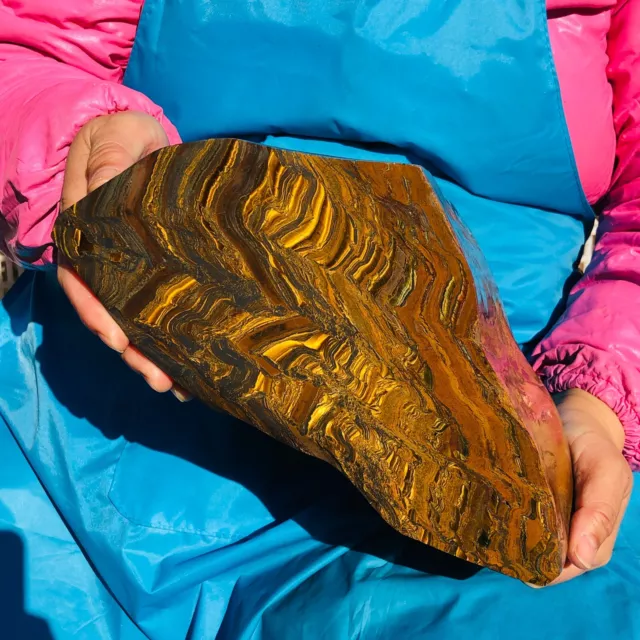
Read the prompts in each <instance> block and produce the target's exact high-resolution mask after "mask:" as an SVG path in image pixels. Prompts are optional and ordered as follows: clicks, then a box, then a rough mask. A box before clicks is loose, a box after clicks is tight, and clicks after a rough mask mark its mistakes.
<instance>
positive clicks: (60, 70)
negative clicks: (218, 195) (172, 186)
mask: <svg viewBox="0 0 640 640" xmlns="http://www.w3.org/2000/svg"><path fill="white" fill-rule="evenodd" d="M141 5H142V0H55V1H52V0H0V188H1V189H2V192H1V197H2V200H1V203H0V251H3V252H5V253H8V255H10V256H12V257H14V258H15V259H17V260H19V261H20V262H22V263H23V264H24V265H26V266H33V267H39V266H44V265H46V264H48V263H51V260H52V250H53V247H52V242H51V228H52V226H53V223H54V221H55V216H56V214H57V212H58V206H59V200H60V194H61V191H62V181H63V176H64V168H65V162H66V158H67V152H68V149H69V145H70V144H71V141H72V140H73V138H74V137H75V135H76V133H77V132H78V130H79V129H80V128H81V127H82V126H83V125H84V124H85V123H87V122H88V121H89V120H91V119H92V118H95V117H97V116H100V115H104V114H110V113H116V112H118V111H125V110H129V109H131V110H137V111H143V112H145V113H148V114H151V115H153V116H154V117H156V118H157V119H158V120H159V121H160V122H161V124H162V125H163V126H164V127H165V130H166V131H167V134H168V136H169V140H170V142H172V143H175V142H178V141H179V138H178V134H177V132H176V130H175V129H174V127H173V126H172V125H171V124H170V123H169V122H168V121H167V120H166V119H165V118H164V116H163V114H162V110H161V109H160V108H158V107H157V106H156V105H154V104H153V103H152V102H151V101H149V100H148V99H147V98H145V97H144V96H142V95H141V94H139V93H136V92H135V91H132V90H131V89H128V88H126V87H123V86H122V85H121V84H120V83H121V81H122V76H123V74H124V69H125V67H126V64H127V61H128V58H129V53H130V51H131V47H132V44H133V39H134V36H135V31H136V27H137V22H138V18H139V14H140V9H141Z"/></svg>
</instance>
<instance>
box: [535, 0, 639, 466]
mask: <svg viewBox="0 0 640 640" xmlns="http://www.w3.org/2000/svg"><path fill="white" fill-rule="evenodd" d="M608 54H609V60H610V64H609V67H608V75H609V80H610V82H611V84H612V87H613V95H614V121H615V127H616V134H617V141H618V142H617V150H616V169H615V174H614V178H613V183H612V186H611V189H610V191H609V194H608V196H607V200H606V203H605V207H604V211H603V212H602V215H601V218H600V223H599V228H598V235H597V241H596V246H595V250H594V254H593V258H592V260H591V263H590V264H589V266H588V268H587V270H586V272H585V275H584V276H583V278H582V279H581V281H580V282H579V283H578V284H577V286H576V287H575V288H574V289H573V291H572V292H571V295H570V297H569V301H568V307H567V310H566V312H565V314H564V315H563V317H562V318H561V319H560V321H559V322H558V323H557V325H556V326H555V327H554V329H553V330H552V331H551V333H550V334H549V335H548V336H547V337H546V338H545V339H544V340H543V341H542V342H541V344H540V345H539V346H538V347H537V349H536V351H535V352H534V356H533V364H534V368H535V369H536V370H537V371H538V373H539V374H540V376H541V377H542V379H543V380H544V382H545V384H546V385H547V388H548V389H549V390H550V391H551V392H552V393H559V392H564V391H567V390H569V389H582V390H584V391H586V392H588V393H589V394H591V395H592V396H595V397H596V398H598V399H599V400H601V401H602V402H603V403H604V404H606V405H607V406H608V407H610V408H611V409H612V410H613V411H614V413H615V414H616V415H617V416H618V419H619V420H620V422H621V423H622V426H623V428H624V431H625V434H626V437H625V442H624V454H625V456H626V458H627V460H628V461H629V462H630V463H631V466H632V467H633V468H636V469H638V468H640V2H637V1H635V0H622V1H621V2H619V4H618V7H617V8H616V11H615V13H614V14H613V17H612V23H611V29H610V32H609V36H608Z"/></svg>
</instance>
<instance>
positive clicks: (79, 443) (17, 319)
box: [0, 272, 640, 640]
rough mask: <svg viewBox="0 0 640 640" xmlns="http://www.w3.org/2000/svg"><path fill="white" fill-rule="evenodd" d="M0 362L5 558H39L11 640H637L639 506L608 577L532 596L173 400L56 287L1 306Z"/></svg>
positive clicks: (15, 590)
mask: <svg viewBox="0 0 640 640" xmlns="http://www.w3.org/2000/svg"><path fill="white" fill-rule="evenodd" d="M0 362H2V367H1V368H0V388H1V389H2V393H1V394H0V445H1V446H0V559H2V558H5V557H6V556H8V554H9V553H12V552H13V551H14V550H15V549H16V544H17V543H19V544H21V545H22V546H23V547H24V550H25V552H24V558H23V559H21V560H20V561H18V560H16V559H15V558H14V559H13V560H14V561H15V562H13V563H9V565H8V564H7V563H5V562H3V565H2V566H3V572H2V575H1V576H0V596H1V597H2V598H3V627H2V629H3V634H4V635H2V634H0V637H2V638H3V639H4V638H7V640H14V639H15V640H22V639H23V638H24V639H27V638H28V639H29V640H31V639H33V640H49V639H52V640H68V639H71V638H74V639H75V638H81V639H83V640H140V639H142V638H151V639H153V640H176V639H177V638H185V639H186V638H189V639H198V640H205V639H206V640H209V639H212V638H216V639H220V640H325V639H326V640H334V639H336V640H342V639H355V638H359V639H366V640H369V639H371V640H374V639H375V640H396V639H397V638H403V639H407V640H413V639H414V638H415V639H422V638H431V637H436V638H442V639H444V640H449V639H451V640H458V639H459V638H462V637H467V636H469V635H473V637H475V638H478V640H485V639H486V640H494V639H495V638H498V639H499V638H505V640H506V639H507V638H509V639H511V638H517V639H522V640H529V639H531V640H534V639H538V638H556V637H557V638H567V639H572V638H576V639H580V640H583V639H584V638H623V637H624V638H632V639H633V638H640V619H639V618H638V615H637V605H638V602H640V539H639V538H638V536H637V530H638V527H640V499H639V496H638V493H637V492H636V493H634V495H633V496H632V499H631V504H630V507H629V512H628V514H627V518H626V519H625V522H624V524H623V527H622V530H621V532H620V536H619V539H618V545H617V549H616V552H615V554H614V558H613V560H612V562H611V563H610V565H609V566H608V567H606V568H605V569H602V570H601V571H598V572H596V573H593V574H591V575H589V576H586V577H584V578H582V579H580V580H577V581H574V582H572V583H569V584H567V585H563V586H560V587H556V588H553V589H549V590H533V589H530V588H529V587H526V586H525V585H522V584H521V583H519V582H517V581H515V580H512V579H510V578H506V577H504V576H501V575H498V574H495V573H493V572H490V571H486V570H484V571H476V569H475V568H474V567H472V566H471V565H468V564H466V563H464V562H462V561H460V560H457V559H456V558H453V557H450V556H446V555H444V554H440V553H439V552H436V551H434V550H432V549H430V548H428V547H426V546H424V545H421V544H419V543H416V542H413V541H411V540H408V539H406V538H403V537H402V536H400V535H399V534H397V533H395V532H393V531H391V530H390V529H389V528H388V527H387V526H386V525H385V524H384V523H383V522H382V521H381V519H380V518H379V517H378V516H377V515H376V514H375V512H373V511H372V510H371V509H370V507H369V506H368V505H367V504H366V503H365V501H364V500H363V499H362V498H361V497H360V495H359V494H358V493H357V491H356V490H355V489H353V487H351V485H350V484H349V483H348V482H347V481H346V480H344V479H343V478H342V477H341V476H340V475H339V474H338V473H337V472H335V471H334V470H333V469H332V468H330V467H329V466H327V465H324V464H322V463H320V462H317V461H315V460H312V459H310V458H307V457H306V456H303V455H302V454H299V453H297V452H295V451H293V450H290V449H288V448H287V447H285V446H283V445H280V444H278V443H277V442H275V441H273V440H270V439H269V438H267V437H266V436H264V435H263V434H261V433H260V432H258V431H257V430H255V429H252V428H250V427H248V426H247V425H243V424H241V423H238V422H236V421H234V420H232V419H230V418H227V417H225V416H222V415H219V414H216V413H213V412H211V411H210V410H208V409H207V408H205V407H203V406H202V405H200V404H198V403H197V402H193V403H190V404H188V405H180V404H179V403H178V402H176V401H175V400H174V399H173V398H172V397H170V396H161V397H159V396H157V395H156V394H154V393H153V392H152V391H150V390H149V389H148V388H147V387H146V385H145V383H144V382H143V380H142V379H141V378H140V377H139V376H136V375H135V374H133V373H132V372H130V371H128V370H123V367H122V363H121V362H120V359H119V357H118V355H117V354H113V353H111V352H109V351H108V350H107V349H106V348H105V347H104V345H103V344H102V343H101V342H100V341H99V340H98V339H97V338H96V337H95V336H93V335H92V334H90V333H89V332H88V331H87V330H86V329H85V328H84V327H83V326H82V325H81V323H80V322H79V320H78V319H77V317H76V315H75V313H74V311H73V309H72V308H71V307H70V305H69V303H68V302H67V300H66V299H65V297H64V295H63V293H62V292H61V291H60V289H59V288H58V286H57V283H56V281H55V274H52V273H34V272H30V273H27V274H25V275H23V276H22V278H21V279H20V281H19V283H18V284H17V285H16V287H15V288H14V290H12V291H11V292H10V294H9V296H8V298H7V299H5V300H4V301H3V304H2V305H1V306H0ZM87 362H91V363H92V364H93V370H92V373H91V375H87V374H86V373H83V372H86V366H87ZM45 490H46V492H45ZM53 505H55V508H54V506H53ZM20 564H23V565H24V567H23V570H24V572H25V577H24V585H23V586H22V589H21V588H20V580H18V579H17V576H18V575H19V566H20ZM7 567H12V569H11V570H8V569H7ZM21 590H23V591H24V594H20V593H19V592H20V591H21ZM18 596H19V598H18ZM23 599H24V602H22V600H23ZM532 611H536V612H537V613H538V614H539V615H537V616H532ZM133 621H135V623H134V622H133ZM43 625H46V626H43ZM7 629H8V630H9V631H12V630H14V629H15V630H18V632H16V633H14V634H13V635H11V633H9V631H7ZM25 630H27V631H28V633H27V632H25Z"/></svg>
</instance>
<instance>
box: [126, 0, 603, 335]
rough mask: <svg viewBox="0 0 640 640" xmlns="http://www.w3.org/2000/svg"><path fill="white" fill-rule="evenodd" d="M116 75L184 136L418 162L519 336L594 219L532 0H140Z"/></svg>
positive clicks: (559, 287) (527, 331) (528, 329)
mask: <svg viewBox="0 0 640 640" xmlns="http://www.w3.org/2000/svg"><path fill="white" fill-rule="evenodd" d="M125 83H126V84H128V85H129V86H131V87H133V88H135V89H138V90H140V91H142V93H144V94H145V95H147V96H149V97H150V98H151V99H152V100H154V101H155V102H156V103H158V104H159V105H161V106H162V107H163V109H164V110H165V112H166V114H167V115H168V116H169V118H170V119H171V120H172V122H173V123H174V124H175V125H176V126H177V127H178V130H179V131H180V134H181V135H182V137H183V139H184V140H185V141H191V140H195V139H200V138H208V137H223V136H235V137H249V138H251V139H253V140H255V141H265V142H267V143H269V144H274V145H276V146H283V147H285V148H290V149H298V150H305V151H309V152H315V153H324V154H329V155H338V156H347V157H352V158H360V159H388V158H394V159H396V160H397V161H399V162H407V161H410V162H413V163H415V164H422V165H423V166H424V167H425V168H426V169H428V170H429V171H430V172H431V173H432V174H433V175H434V176H436V178H438V180H439V182H440V183H441V187H442V189H443V191H444V193H445V195H446V196H447V197H449V198H451V200H452V203H453V204H454V205H455V207H456V208H457V209H458V211H459V213H460V216H461V217H462V219H463V220H464V222H465V223H466V225H467V226H468V227H469V229H470V230H471V231H472V233H473V235H474V236H475V238H476V240H477V242H478V244H479V245H480V248H481V249H482V250H483V252H484V254H485V256H486V259H487V261H488V263H489V266H490V268H491V270H492V272H493V276H494V278H495V280H496V283H497V285H498V288H499V291H500V293H501V296H502V299H503V300H504V301H505V306H506V311H507V314H508V318H509V321H510V323H511V327H512V330H513V332H514V335H515V337H516V340H517V341H518V342H519V343H521V344H523V343H526V342H529V341H531V340H532V338H534V336H536V335H537V334H539V333H540V332H541V331H543V330H544V328H545V327H546V326H547V324H548V322H549V319H550V315H551V310H552V309H554V308H555V306H556V305H557V303H558V302H559V301H560V300H561V298H562V297H563V293H564V291H563V289H564V284H565V283H566V282H567V279H568V278H569V277H570V276H571V274H572V268H573V264H574V262H575V260H576V258H577V257H578V253H579V248H580V246H581V244H582V242H583V241H584V224H585V223H588V222H589V221H590V220H591V219H592V216H593V214H592V211H591V209H590V207H589V205H588V203H587V202H586V199H585V197H584V193H583V191H582V188H581V186H580V183H579V178H578V174H577V169H576V165H575V159H574V157H573V154H572V150H571V142H570V140H569V135H568V130H567V126H566V122H565V119H564V114H563V112H562V101H561V96H560V90H559V86H558V80H557V76H556V72H555V67H554V63H553V59H552V54H551V49H550V43H549V37H548V31H547V25H546V11H545V5H544V2H543V1H542V0H536V1H533V2H532V1H526V2H525V1H523V0H509V1H508V2H500V3H495V2H493V1H492V0H455V1H446V2H445V1H444V0H379V1H375V2H373V1H366V2H365V1H363V0H329V1H326V0H308V1H305V2H301V1H300V0H241V1H237V2H233V3H230V2H228V1H227V0H188V1H178V0H147V1H146V2H145V4H144V9H143V13H142V20H141V22H140V26H139V28H138V33H137V35H136V41H135V44H134V49H133V52H132V56H131V60H130V62H129V66H128V68H127V74H126V76H125ZM331 141H334V142H333V143H332V142H331ZM456 184H457V185H460V186H461V187H463V189H459V188H457V187H456ZM472 194H474V195H476V196H477V197H473V196H472ZM504 203H510V204H512V205H514V206H512V207H508V206H506V205H505V204H504ZM515 205H517V206H515ZM558 213H561V214H562V215H558Z"/></svg>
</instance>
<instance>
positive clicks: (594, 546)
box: [575, 533, 598, 569]
mask: <svg viewBox="0 0 640 640" xmlns="http://www.w3.org/2000/svg"><path fill="white" fill-rule="evenodd" d="M575 553H576V556H577V558H578V560H580V562H581V563H582V565H583V566H584V567H585V569H593V565H594V564H595V561H596V554H597V553H598V541H597V540H596V538H595V536H594V535H593V534H591V533H583V534H582V536H580V540H579V541H578V544H577V545H576V550H575Z"/></svg>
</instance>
